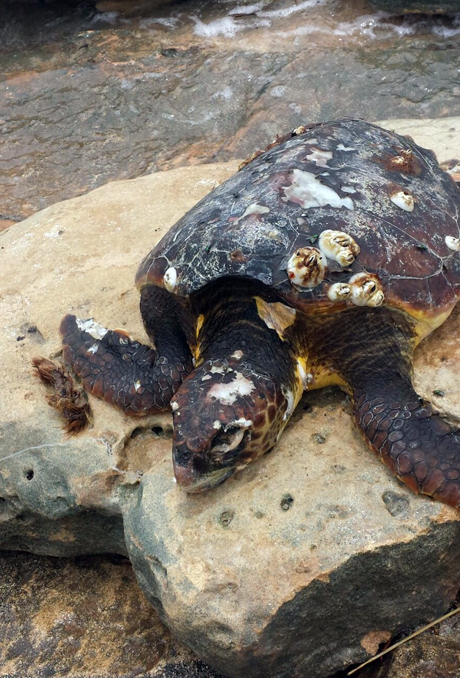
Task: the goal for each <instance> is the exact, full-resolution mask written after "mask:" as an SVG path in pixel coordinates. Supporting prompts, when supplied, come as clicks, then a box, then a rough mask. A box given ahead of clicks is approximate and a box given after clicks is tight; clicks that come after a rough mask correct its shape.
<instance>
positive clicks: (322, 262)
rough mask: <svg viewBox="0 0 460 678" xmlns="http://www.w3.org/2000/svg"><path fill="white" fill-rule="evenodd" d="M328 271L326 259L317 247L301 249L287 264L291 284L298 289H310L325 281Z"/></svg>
mask: <svg viewBox="0 0 460 678" xmlns="http://www.w3.org/2000/svg"><path fill="white" fill-rule="evenodd" d="M326 269H327V260H326V257H325V256H324V254H323V253H322V252H321V251H320V250H319V249H317V248H316V247H300V248H299V249H298V250H296V251H295V252H294V254H293V255H292V257H291V258H290V259H289V261H288V264H287V272H288V276H289V280H290V282H291V283H292V284H293V285H297V286H298V287H307V288H310V289H311V288H313V287H316V286H317V285H319V284H320V283H321V282H322V281H323V280H324V276H325V275H326Z"/></svg>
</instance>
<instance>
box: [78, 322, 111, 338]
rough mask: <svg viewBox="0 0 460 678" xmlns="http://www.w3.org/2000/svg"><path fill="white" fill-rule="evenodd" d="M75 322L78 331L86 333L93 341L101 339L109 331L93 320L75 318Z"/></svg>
mask: <svg viewBox="0 0 460 678" xmlns="http://www.w3.org/2000/svg"><path fill="white" fill-rule="evenodd" d="M76 322H77V327H78V329H79V330H81V331H82V332H87V333H88V334H90V335H91V336H92V337H93V339H102V338H103V337H105V335H106V334H107V332H108V331H109V330H108V329H107V328H106V327H102V325H99V323H97V322H96V321H95V320H93V318H88V320H82V319H81V318H77V319H76Z"/></svg>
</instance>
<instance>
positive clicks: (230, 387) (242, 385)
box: [208, 372, 255, 405]
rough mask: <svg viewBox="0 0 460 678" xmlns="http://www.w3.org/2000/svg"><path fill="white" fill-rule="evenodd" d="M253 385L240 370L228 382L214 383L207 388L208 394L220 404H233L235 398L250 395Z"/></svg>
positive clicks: (253, 388)
mask: <svg viewBox="0 0 460 678" xmlns="http://www.w3.org/2000/svg"><path fill="white" fill-rule="evenodd" d="M254 390H255V386H254V384H253V383H252V381H250V380H249V379H247V378H246V377H245V376H244V375H243V374H241V372H236V373H235V378H234V379H233V380H232V381H230V382H229V383H228V384H214V386H212V388H211V389H210V390H209V393H208V396H210V397H214V398H215V399H216V400H219V402H221V403H222V405H233V403H234V402H235V400H236V399H237V398H241V397H243V396H247V395H250V393H252V392H253V391H254Z"/></svg>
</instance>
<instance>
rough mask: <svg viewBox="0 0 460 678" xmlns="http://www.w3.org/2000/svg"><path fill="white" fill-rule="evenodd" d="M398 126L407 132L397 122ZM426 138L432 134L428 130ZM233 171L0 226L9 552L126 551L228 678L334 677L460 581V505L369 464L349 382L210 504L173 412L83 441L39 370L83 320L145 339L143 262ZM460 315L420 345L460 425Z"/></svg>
mask: <svg viewBox="0 0 460 678" xmlns="http://www.w3.org/2000/svg"><path fill="white" fill-rule="evenodd" d="M392 126H395V125H392ZM414 136H416V135H414ZM235 167H236V163H229V164H227V165H214V166H210V165H208V166H200V167H195V168H188V169H179V170H174V171H171V172H167V173H164V174H157V175H152V176H149V177H144V178H141V179H138V180H135V181H130V182H118V183H116V184H111V185H108V186H106V187H104V188H101V189H98V190H96V191H94V192H93V193H91V194H89V195H88V196H85V197H82V198H77V199H74V200H70V201H68V202H66V203H60V204H57V205H55V206H53V207H50V208H48V209H46V210H44V211H43V212H40V213H38V214H37V215H35V216H34V217H31V218H30V219H28V220H27V221H25V222H23V223H22V224H20V225H17V226H13V227H12V228H11V229H9V230H8V231H7V232H5V233H3V234H2V235H0V257H1V263H0V270H1V285H0V290H1V292H0V295H1V296H0V313H1V317H2V319H3V327H4V330H3V332H2V334H1V336H0V350H1V354H2V357H3V368H4V369H3V372H2V375H1V376H0V398H1V400H2V409H1V411H2V415H1V423H0V426H1V428H0V432H1V435H0V496H1V497H2V500H0V511H1V513H0V542H1V545H2V547H3V548H5V549H23V550H30V551H33V552H35V553H41V554H51V555H77V554H84V553H103V552H115V553H120V554H122V555H129V557H130V558H131V561H132V563H133V566H134V570H135V573H136V576H137V578H138V581H139V583H140V584H141V586H142V588H143V590H144V592H145V594H146V596H147V598H148V599H149V600H150V602H151V603H152V604H153V605H154V606H155V607H156V608H157V610H158V611H159V613H160V616H161V617H162V618H163V620H164V621H165V622H166V623H167V624H168V625H169V626H170V628H171V629H172V631H173V633H174V634H175V635H176V636H177V637H178V638H179V639H180V640H182V641H183V642H185V643H186V644H188V645H189V646H190V647H191V648H192V649H194V650H195V651H196V652H197V653H198V654H199V655H200V656H201V657H203V658H204V659H205V660H206V661H208V662H209V663H210V664H211V665H213V666H214V667H215V668H216V669H218V670H219V671H220V672H221V673H223V674H224V675H228V676H231V677H233V676H234V677H235V678H236V677H243V676H244V677H245V678H248V677H251V676H254V677H257V676H271V677H273V678H282V677H287V676H305V675H308V676H309V677H311V678H315V677H316V678H320V677H322V676H327V675H329V674H331V673H332V672H334V671H336V670H337V669H340V668H343V667H345V666H347V665H349V664H351V663H353V662H357V661H360V660H363V659H366V658H367V657H368V656H369V655H370V654H373V653H374V652H375V651H376V650H377V648H378V646H379V644H380V643H382V642H386V641H387V640H388V639H389V638H390V637H391V635H392V634H393V633H397V632H399V631H402V630H404V629H405V628H407V627H412V626H415V625H417V624H418V623H421V622H425V621H427V620H430V619H432V618H433V617H434V616H436V615H437V614H439V613H441V612H443V611H444V610H445V609H446V608H447V606H448V605H449V602H450V601H451V600H452V599H453V597H454V595H455V592H456V590H457V589H458V587H459V585H460V572H459V570H458V558H459V555H460V539H459V537H460V514H459V513H458V512H456V511H454V510H453V509H449V508H447V507H445V506H443V505H440V504H437V503H435V502H432V501H431V500H429V499H428V498H422V497H416V496H414V495H412V494H411V493H410V492H409V491H408V490H406V488H404V487H402V486H401V485H400V484H399V483H398V481H397V480H395V479H394V478H393V477H392V476H391V475H390V474H389V473H388V472H387V470H386V469H385V468H384V467H383V466H382V465H381V464H380V463H379V462H378V461H377V460H376V459H374V457H373V456H372V454H371V453H370V452H369V451H368V450H367V448H366V447H365V445H364V444H363V442H362V440H361V438H360V437H359V435H358V434H357V432H356V431H355V429H354V427H353V425H352V421H351V416H350V406H349V402H348V399H347V398H346V397H345V396H344V395H343V394H342V393H341V392H340V391H338V390H327V391H324V392H323V393H310V394H308V395H307V397H306V398H305V399H304V400H303V401H302V403H301V405H300V406H299V409H298V410H297V412H296V414H295V416H294V419H293V422H292V423H291V425H290V426H289V428H288V429H287V431H286V433H285V435H284V436H283V438H282V441H281V443H280V444H279V446H278V448H277V449H276V451H274V452H273V453H272V454H270V455H268V456H267V457H265V458H263V459H261V460H259V461H258V462H256V463H254V464H253V465H252V466H251V467H249V468H248V469H246V470H245V471H244V472H242V473H240V474H239V475H237V476H235V477H234V478H232V479H230V480H229V481H227V483H225V484H224V485H223V486H222V487H219V488H217V489H215V490H213V491H211V492H209V493H207V494H204V495H201V496H188V495H186V494H184V493H182V492H181V491H180V490H178V489H177V487H176V486H175V484H174V482H173V477H172V468H171V461H170V434H171V421H170V418H169V416H168V415H158V416H153V417H149V418H146V419H143V420H140V419H139V420H135V419H130V418H128V417H126V416H124V415H123V414H121V413H119V412H116V411H114V410H112V409H111V408H110V407H108V406H107V405H106V404H104V403H101V402H99V401H96V400H94V399H91V405H92V408H93V425H92V428H91V429H90V430H88V431H87V432H85V433H84V434H82V435H79V436H78V437H75V438H72V439H69V438H67V437H66V436H65V435H64V434H63V432H62V429H61V427H60V422H59V420H58V418H57V416H56V415H55V413H54V411H52V410H51V409H50V408H49V407H48V406H47V404H46V402H45V400H44V389H43V387H42V386H41V384H39V383H38V382H37V381H36V380H34V377H33V375H32V371H31V359H32V358H33V357H34V356H36V355H39V354H41V355H45V356H47V357H52V358H53V357H54V358H55V357H56V356H59V351H60V347H59V340H58V333H57V326H58V323H59V319H60V317H61V316H62V315H63V314H64V313H65V312H67V311H75V312H76V313H77V314H79V315H81V316H83V317H89V316H94V317H96V318H97V319H98V320H99V321H101V322H103V323H104V324H106V325H108V326H112V327H117V326H118V327H121V328H124V329H129V331H130V332H131V333H132V334H133V335H134V336H135V337H136V338H138V339H140V340H144V341H145V336H144V332H143V329H142V326H141V322H140V318H139V316H138V311H137V304H138V300H137V293H136V292H135V290H133V288H132V280H133V277H134V273H135V270H136V267H137V264H138V262H139V261H140V259H141V257H142V256H143V255H144V254H145V253H146V252H147V251H148V250H149V249H150V248H151V247H152V245H153V244H154V242H155V241H156V240H157V239H158V238H159V237H160V236H161V234H162V233H163V232H164V230H165V229H166V228H168V227H169V226H170V225H171V224H172V223H173V222H174V221H175V220H176V219H177V218H178V217H179V216H180V215H181V214H182V213H183V212H184V211H185V210H186V209H188V208H189V207H191V206H192V205H193V204H194V202H196V200H197V199H199V198H200V197H201V196H202V195H204V194H205V193H206V192H207V191H208V190H210V189H211V188H212V187H213V186H214V185H215V184H216V183H217V182H218V181H221V180H223V179H225V178H226V177H227V176H229V175H230V174H231V173H232V172H233V171H234V170H235ZM459 366H460V316H459V314H458V313H455V314H454V315H453V316H452V317H451V318H450V319H449V320H448V321H447V322H446V323H445V325H444V326H443V327H442V328H441V329H440V330H439V331H438V332H437V334H436V335H435V336H433V337H432V338H430V339H429V340H427V341H426V342H425V344H424V346H422V348H421V349H420V350H419V352H418V355H417V361H416V380H417V385H418V388H419V390H420V391H421V393H422V395H424V396H426V397H430V396H431V397H433V394H432V391H433V390H436V391H438V393H439V392H441V391H442V392H443V393H444V396H440V395H437V396H435V398H436V404H437V405H438V406H442V409H443V410H445V412H446V413H448V414H449V415H451V416H454V417H455V418H460V401H459V400H458V395H457V393H458V378H459V369H460V367H459Z"/></svg>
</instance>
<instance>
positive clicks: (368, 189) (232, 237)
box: [136, 120, 460, 318]
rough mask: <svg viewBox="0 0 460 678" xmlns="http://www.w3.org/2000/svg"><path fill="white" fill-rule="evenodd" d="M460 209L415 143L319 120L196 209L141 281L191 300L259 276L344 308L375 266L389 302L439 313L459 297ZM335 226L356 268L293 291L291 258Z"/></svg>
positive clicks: (145, 266) (152, 258) (300, 301)
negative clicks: (351, 284)
mask: <svg viewBox="0 0 460 678" xmlns="http://www.w3.org/2000/svg"><path fill="white" fill-rule="evenodd" d="M395 196H396V200H395ZM398 196H399V197H401V196H402V197H403V198H407V201H408V208H407V207H406V209H405V208H403V207H402V206H401V200H399V199H397V197H398ZM408 209H412V211H408ZM459 211H460V193H459V190H458V187H457V185H456V184H455V183H454V181H453V180H452V178H451V177H450V176H449V175H448V174H447V173H446V172H444V171H443V170H442V169H441V168H440V167H439V165H438V162H437V160H436V157H435V155H434V153H433V152H432V151H429V150H426V149H423V148H421V147H420V146H418V145H417V144H416V143H415V142H414V141H413V140H412V139H411V138H409V137H404V136H400V135H398V134H395V133H394V132H390V131H387V130H384V129H381V128H379V127H377V126H376V125H372V124H369V123H367V122H364V121H361V120H340V121H337V122H329V123H323V124H319V125H314V126H311V127H310V128H301V129H299V130H297V131H296V132H293V133H292V134H290V135H287V138H284V139H283V140H281V141H280V142H279V143H276V144H275V145H272V146H271V147H269V149H268V150H266V151H265V152H263V153H261V154H258V155H257V154H256V156H255V157H254V158H253V159H252V160H251V161H249V162H248V163H247V164H245V165H244V166H243V168H242V169H241V170H240V171H239V172H238V173H237V174H236V175H235V176H234V177H232V178H230V179H229V180H227V181H226V182H225V183H223V184H222V185H221V186H219V187H218V188H216V189H215V190H213V191H212V192H211V193H210V194H209V195H208V196H206V197H205V198H204V199H203V200H201V201H200V202H199V203H198V204H197V205H195V207H193V208H192V209H191V210H190V211H189V212H188V213H187V214H186V215H185V216H184V217H183V218H182V219H180V221H178V222H177V223H176V224H175V225H174V226H173V227H172V228H171V229H170V231H169V232H168V233H167V234H166V235H165V236H164V237H163V239H162V240H161V241H160V242H159V244H158V245H157V246H156V247H155V248H154V249H153V250H152V251H151V252H150V254H149V255H148V256H147V257H146V258H145V259H144V261H143V262H142V263H141V265H140V268H139V271H138V273H137V277H136V284H137V285H138V287H139V288H140V287H142V286H144V285H145V284H154V285H159V286H162V287H163V286H164V287H167V288H168V289H170V291H173V292H174V293H176V294H178V295H181V296H188V295H189V294H190V293H192V292H194V291H196V290H198V289H200V288H202V287H203V286H204V285H205V284H206V283H208V282H210V281H213V280H216V279H218V278H220V277H223V276H241V277H249V278H252V279H256V280H259V281H262V282H263V283H265V284H266V285H268V286H270V287H271V288H275V289H276V290H277V291H278V292H279V293H280V295H281V296H282V297H284V298H285V299H286V300H287V302H288V303H289V304H291V305H293V306H295V307H297V308H304V309H305V310H308V311H310V312H311V311H314V310H315V308H318V309H322V310H323V311H324V310H330V311H335V310H337V311H339V310H342V309H343V308H344V306H346V305H347V304H348V303H349V302H344V301H341V302H340V301H339V302H337V301H331V300H330V299H329V297H328V295H327V291H328V289H329V288H330V286H331V285H332V284H334V283H337V282H345V283H346V282H347V281H348V280H349V279H350V277H351V276H353V275H354V274H356V273H360V272H362V271H366V272H368V273H371V274H375V275H376V276H377V278H378V279H379V280H380V284H381V286H382V290H383V292H384V295H385V301H384V303H385V304H386V305H389V306H392V307H396V308H403V309H404V310H406V311H409V313H413V314H415V315H416V316H420V315H421V316H428V317H434V318H435V317H436V316H438V315H441V314H443V313H445V312H446V311H447V310H449V309H450V308H452V307H453V305H454V304H455V303H456V301H457V299H458V296H459V294H460V252H459V251H454V250H453V249H452V246H451V248H449V247H448V245H447V244H446V236H450V238H451V239H453V238H455V239H458V238H459V235H460V233H459V227H460V219H459ZM326 229H332V230H337V231H343V232H345V233H347V234H348V235H350V236H352V238H353V239H354V240H355V242H356V243H357V244H358V245H359V248H360V251H359V254H358V255H357V257H356V259H355V261H354V262H353V263H352V265H351V266H349V267H348V268H343V267H342V266H340V265H339V264H338V263H337V262H335V261H330V260H329V259H328V260H327V269H326V275H325V278H324V280H322V281H321V282H319V284H317V285H316V286H315V287H309V288H307V287H301V286H298V285H293V284H292V283H291V281H290V279H289V276H288V271H287V269H288V262H289V260H290V258H291V257H292V255H293V254H295V253H296V252H297V251H298V250H299V248H307V247H317V245H318V243H317V241H318V237H319V235H320V234H321V233H322V232H323V231H324V230H326ZM448 240H449V239H448ZM450 242H452V240H451V241H450ZM166 272H168V273H167V276H166V281H165V279H164V276H165V273H166ZM165 282H166V283H167V284H165Z"/></svg>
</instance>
